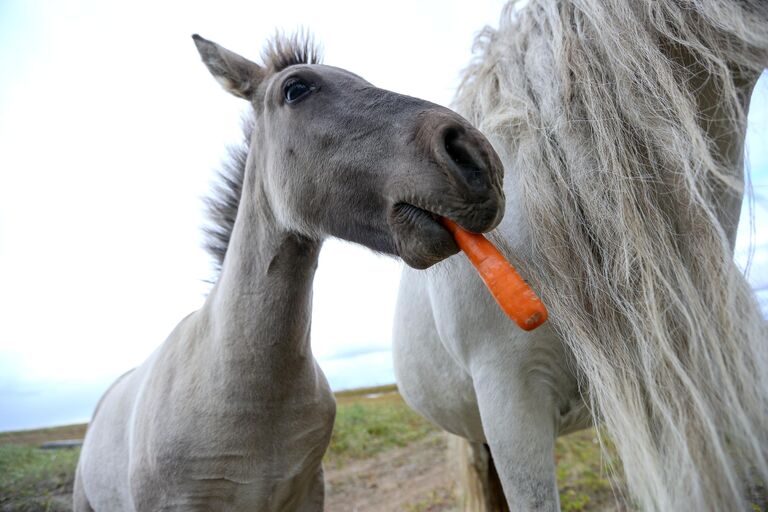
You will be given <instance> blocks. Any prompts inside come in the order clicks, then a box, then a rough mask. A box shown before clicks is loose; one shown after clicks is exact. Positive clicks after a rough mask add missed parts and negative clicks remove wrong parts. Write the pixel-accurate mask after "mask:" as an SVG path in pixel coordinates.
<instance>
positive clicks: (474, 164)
mask: <svg viewBox="0 0 768 512" xmlns="http://www.w3.org/2000/svg"><path fill="white" fill-rule="evenodd" d="M444 143H445V152H446V153H447V154H448V156H449V157H450V159H451V160H452V161H453V163H454V164H455V165H456V167H457V168H458V170H459V172H460V174H461V176H462V177H463V178H464V180H465V181H466V182H467V185H469V186H470V187H472V188H480V187H483V188H484V187H486V186H487V184H488V183H487V182H488V180H487V177H486V176H485V175H486V172H485V170H484V168H485V166H484V165H483V162H482V160H480V158H479V156H477V155H476V154H474V155H473V153H474V152H473V151H472V149H471V146H470V144H471V142H470V141H468V140H467V137H466V136H464V134H463V133H462V132H461V131H460V130H459V129H457V128H449V129H448V130H446V132H445V136H444Z"/></svg>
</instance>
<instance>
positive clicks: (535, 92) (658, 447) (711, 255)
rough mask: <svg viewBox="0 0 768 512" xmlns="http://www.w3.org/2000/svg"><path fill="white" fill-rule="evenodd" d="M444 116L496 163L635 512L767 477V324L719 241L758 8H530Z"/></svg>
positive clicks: (764, 34) (752, 73) (706, 2)
mask: <svg viewBox="0 0 768 512" xmlns="http://www.w3.org/2000/svg"><path fill="white" fill-rule="evenodd" d="M477 48H478V52H479V53H478V57H477V59H476V60H475V61H474V63H473V64H472V65H471V66H470V67H469V68H468V69H467V70H466V72H465V76H464V82H463V84H462V87H461V89H460V91H459V94H458V97H457V106H458V109H459V110H460V111H461V112H462V113H463V114H465V115H466V116H467V117H468V118H469V119H470V120H471V121H472V122H474V123H475V124H476V125H477V126H479V127H480V128H481V130H483V131H484V132H485V133H486V134H487V135H489V136H490V138H491V139H492V140H493V141H494V143H495V144H496V146H497V148H498V149H499V151H500V153H501V154H502V156H503V158H504V160H505V166H506V168H507V174H506V177H505V180H506V183H507V184H508V187H507V188H506V191H507V195H508V199H509V206H510V208H511V210H510V214H516V215H519V218H520V230H521V234H522V236H523V237H525V243H524V244H523V245H521V246H520V247H517V248H515V249H519V251H518V254H521V255H524V260H525V261H524V262H523V263H524V270H525V273H526V274H527V276H528V277H529V280H530V281H531V283H532V285H533V286H534V288H535V289H536V290H538V291H539V292H540V293H541V295H542V298H543V300H544V302H545V303H546V304H547V305H548V307H549V309H550V322H552V325H553V327H554V328H555V329H557V331H558V333H559V334H560V336H561V337H562V339H563V340H564V342H565V343H566V345H567V346H568V348H569V349H570V350H571V351H572V353H573V355H574V360H575V362H576V364H577V365H578V370H579V372H580V374H581V375H582V376H583V388H584V390H585V397H588V400H589V401H590V403H591V405H592V409H593V414H594V416H595V418H596V419H597V420H599V421H601V422H602V423H603V424H604V426H605V428H606V430H607V431H608V432H609V434H610V436H611V437H612V440H613V442H614V443H615V445H616V447H617V449H618V452H619V455H620V457H621V459H622V462H623V465H624V470H625V474H626V477H627V485H628V488H629V490H630V492H631V493H632V495H633V496H634V497H635V499H636V500H637V501H638V502H639V504H640V505H641V506H642V508H643V509H644V510H649V511H650V510H662V511H670V510H718V511H720V510H743V509H744V508H747V504H748V498H747V496H748V495H749V493H750V489H754V486H757V487H758V488H759V487H760V486H762V488H763V489H765V486H766V484H767V483H768V343H767V342H766V340H767V339H768V329H766V322H765V320H764V319H763V317H762V315H761V313H760V310H759V307H758V304H757V302H756V300H755V298H754V294H753V292H752V291H751V289H750V287H749V284H748V283H747V281H746V280H745V278H744V275H743V273H742V272H741V270H740V269H739V268H737V266H736V265H735V264H734V263H733V241H734V237H735V231H736V224H737V222H738V216H739V210H740V204H741V197H742V194H743V151H742V148H743V142H744V134H745V131H746V113H745V111H746V107H747V105H748V95H749V92H750V90H751V86H752V85H754V83H755V81H756V80H757V77H758V76H759V74H760V73H761V71H762V70H763V69H764V68H765V67H767V66H768V2H765V1H764V0H742V1H738V2H737V1H724V0H685V1H684V0H569V1H553V0H530V1H529V2H527V4H525V5H524V6H522V7H521V8H520V9H517V8H516V7H515V6H514V5H509V6H507V8H506V10H505V13H504V16H503V17H502V20H501V24H500V27H499V28H498V30H491V29H486V30H485V31H484V32H483V33H481V34H480V36H479V37H478V40H477Z"/></svg>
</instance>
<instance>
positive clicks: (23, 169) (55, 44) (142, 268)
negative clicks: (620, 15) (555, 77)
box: [0, 0, 768, 429]
mask: <svg viewBox="0 0 768 512" xmlns="http://www.w3.org/2000/svg"><path fill="white" fill-rule="evenodd" d="M502 4H503V2H501V1H498V0H493V1H492V0H486V1H479V0H473V2H471V3H470V2H459V1H419V2H414V1H412V0H411V1H389V2H385V3H381V2H376V3H375V4H374V3H368V2H359V1H357V2H353V1H349V2H341V1H336V2H319V1H305V0H294V1H291V2H255V1H250V2H233V1H219V2H216V3H215V5H213V3H212V2H205V3H203V2H181V1H176V2H158V1H152V2H150V1H140V2H136V1H133V2H119V3H117V2H105V1H97V0H87V1H49V2H44V1H23V0H0V70H2V73H1V74H0V268H2V270H3V283H2V293H1V294H0V312H1V313H0V319H1V320H0V392H1V393H3V394H8V393H11V394H13V393H20V394H23V393H26V392H30V393H32V392H33V391H32V390H34V392H47V390H49V389H53V388H55V387H56V386H66V385H77V386H87V385H89V383H98V385H99V386H101V385H103V383H105V382H108V381H110V380H112V379H113V378H114V377H116V376H117V375H119V374H120V373H122V372H124V371H126V370H127V369H129V368H131V367H133V366H135V365H137V364H139V363H140V362H141V361H143V360H144V359H145V358H146V356H147V355H148V354H149V353H150V352H151V351H152V350H153V349H154V348H155V347H156V346H157V345H159V344H160V343H161V342H162V341H163V340H164V339H165V337H166V336H167V334H168V333H169V332H170V330H171V329H172V328H173V326H174V325H175V324H176V323H177V322H178V321H179V320H180V319H181V318H182V317H184V316H185V315H186V314H187V313H189V312H190V311H192V310H195V309H197V308H198V307H199V306H200V305H201V304H202V301H203V294H204V293H205V291H206V290H207V288H208V285H207V284H205V283H204V282H203V280H204V279H206V278H208V277H209V276H210V266H209V259H208V257H207V255H206V254H205V253H204V251H203V250H202V249H201V248H200V245H201V235H200V229H199V228H200V226H201V224H202V222H203V219H202V201H201V199H200V198H201V197H203V196H204V195H205V194H206V193H207V190H208V187H209V184H210V180H211V179H212V177H213V172H212V171H213V169H214V168H216V167H217V165H218V164H219V162H220V161H221V159H222V158H224V156H225V145H226V144H228V143H231V142H235V141H238V140H239V138H240V128H239V117H240V112H241V111H242V110H244V108H245V104H244V102H242V101H241V100H238V99H236V98H233V97H231V96H229V95H227V94H226V93H225V92H223V91H222V90H221V89H220V87H219V86H218V84H217V83H216V82H215V81H214V80H213V78H212V77H211V76H210V75H209V74H208V72H207V71H206V69H205V68H204V66H203V64H202V63H201V62H200V59H199V56H198V54H197V52H196V50H195V47H194V45H193V43H192V40H191V38H190V35H191V34H192V33H200V35H202V36H204V37H206V38H208V39H212V40H214V41H216V42H218V43H220V44H222V45H224V46H225V47H228V48H229V49H231V50H233V51H236V52H238V53H241V54H243V55H245V56H247V57H250V58H252V59H257V58H258V56H259V55H260V51H261V46H262V44H263V42H264V41H265V40H266V39H267V38H268V37H269V36H270V35H271V34H272V33H274V30H275V29H276V28H283V29H285V30H288V31H292V30H293V29H294V28H296V27H298V26H305V27H307V28H309V29H311V30H312V32H313V33H314V34H315V35H316V38H317V39H318V41H320V42H321V43H322V44H323V46H324V48H325V52H324V53H325V62H326V63H328V64H332V65H335V66H339V67H343V68H347V69H349V70H350V71H353V72H355V73H357V74H359V75H361V76H363V77H364V78H366V79H367V80H369V81H370V82H372V83H374V84H375V85H377V86H379V87H383V88H387V89H391V90H394V91H397V92H401V93H405V94H409V95H412V96H418V97H422V98H425V99H428V100H430V101H433V102H435V103H440V104H443V105H447V104H448V103H449V102H450V99H451V97H452V95H453V91H454V88H455V86H456V83H457V76H458V72H459V71H460V70H461V69H462V67H464V66H465V65H466V64H467V62H468V60H469V57H470V49H471V45H472V37H473V35H474V33H475V32H477V31H478V30H479V29H481V28H482V27H483V26H484V25H485V24H493V25H495V24H496V20H497V19H498V15H499V13H500V11H501V6H502ZM374 6H375V7H376V8H374ZM766 89H768V88H766V87H765V86H763V88H762V91H761V93H760V94H762V99H761V100H760V104H761V105H763V108H762V112H761V113H760V114H759V115H758V116H757V117H755V120H754V122H753V124H755V125H756V126H757V127H758V128H759V129H760V130H762V131H758V132H755V133H758V134H759V135H751V136H752V137H753V138H754V137H758V138H759V139H760V140H759V141H757V144H753V151H752V156H753V168H754V169H755V176H756V182H757V184H758V193H759V194H763V196H765V195H766V191H767V189H766V188H765V184H766V183H768V180H767V179H765V175H766V174H768V172H765V171H766V170H768V151H765V149H764V146H765V144H764V143H765V134H766V133H768V91H767V90H766ZM751 121H752V119H751ZM767 216H768V212H766V211H764V208H763V207H759V208H758V211H757V219H758V223H757V235H758V236H757V239H758V240H757V241H758V245H764V244H765V243H766V241H767V239H766V236H765V233H764V230H765V228H764V226H765V225H766V223H765V222H763V221H762V220H761V219H765V218H766V217H767ZM767 220H768V219H767ZM766 254H768V253H766V252H765V251H762V252H761V251H758V252H757V255H756V257H755V263H756V266H759V264H760V263H761V262H762V264H763V267H761V268H765V267H766V266H768V261H766ZM399 265H400V264H399V263H397V262H395V261H394V260H392V259H387V258H383V257H377V256H374V255H372V254H370V253H368V252H367V251H366V250H364V249H361V248H357V247H354V246H351V245H349V244H344V243H341V242H335V241H331V242H328V243H326V246H325V247H324V249H323V253H322V255H321V260H320V268H319V271H318V274H317V277H316V280H315V311H314V316H313V349H314V352H315V355H316V356H317V357H318V359H320V360H321V362H323V364H324V367H325V368H326V372H330V373H333V374H334V375H335V374H337V373H338V374H339V375H342V374H345V375H346V374H349V375H352V374H360V375H362V377H363V378H364V377H365V375H364V372H365V367H364V366H363V367H361V366H360V365H346V366H345V365H344V364H343V363H340V362H339V359H340V358H342V357H343V356H345V355H346V356H351V355H354V354H359V353H362V352H371V350H374V349H378V350H381V351H386V350H388V349H389V346H390V332H391V327H390V323H391V320H392V313H393V310H394V300H395V295H396V291H397V282H398V279H399V268H400V267H399ZM765 282H766V280H763V283H765ZM372 357H373V359H371V358H369V359H368V360H367V361H369V362H370V364H371V365H374V364H384V363H382V361H384V360H386V359H387V358H388V356H386V357H384V356H381V357H380V356H376V355H375V354H374V355H373V356H372ZM333 359H336V361H332V360H333ZM388 368H389V367H387V369H385V370H384V371H385V372H388V373H387V374H388V375H389V374H391V370H389V369H388ZM361 370H362V371H361ZM345 372H346V373H345ZM350 378H351V377H350ZM333 382H334V381H333V379H332V383H333ZM338 382H342V381H341V380H339V381H338ZM349 382H357V381H356V380H354V379H352V380H350V381H349ZM36 383H37V384H36ZM39 383H45V384H44V385H41V384H39ZM338 386H339V385H338V384H337V387H338ZM97 395H98V393H97ZM5 407H11V406H9V405H5ZM8 412H9V411H3V410H2V409H0V416H2V415H3V414H5V413H8ZM2 427H3V425H2V422H0V429H2Z"/></svg>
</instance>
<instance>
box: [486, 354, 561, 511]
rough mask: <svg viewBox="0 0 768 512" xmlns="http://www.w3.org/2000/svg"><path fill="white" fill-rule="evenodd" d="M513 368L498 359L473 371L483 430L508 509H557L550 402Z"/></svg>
mask: <svg viewBox="0 0 768 512" xmlns="http://www.w3.org/2000/svg"><path fill="white" fill-rule="evenodd" d="M513 367H514V366H513V365H508V364H503V361H498V360H497V361H493V362H489V363H488V364H487V365H484V366H482V367H481V368H479V371H473V380H474V383H475V391H476V393H477V399H478V404H479V406H480V416H481V419H482V422H483V430H484V431H485V436H486V438H487V440H488V445H489V446H490V449H491V454H492V456H493V462H494V463H495V467H496V471H497V473H498V476H499V480H500V481H501V484H502V487H503V489H504V495H505V496H506V499H507V502H508V503H509V508H510V510H513V511H517V510H520V511H523V510H525V511H530V510H537V511H557V510H559V508H560V503H559V497H558V493H557V482H556V480H555V456H554V447H555V414H554V412H553V408H552V407H550V404H551V403H552V401H551V400H549V399H548V397H547V393H546V390H545V389H541V388H539V386H537V385H536V384H535V379H532V378H531V374H530V373H529V372H527V371H523V370H522V369H520V371H510V370H511V368H513ZM473 370H474V369H473Z"/></svg>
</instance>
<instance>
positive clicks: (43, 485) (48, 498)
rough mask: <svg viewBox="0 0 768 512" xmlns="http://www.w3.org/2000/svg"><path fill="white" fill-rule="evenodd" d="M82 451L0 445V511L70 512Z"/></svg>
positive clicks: (77, 449)
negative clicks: (73, 484) (78, 461)
mask: <svg viewBox="0 0 768 512" xmlns="http://www.w3.org/2000/svg"><path fill="white" fill-rule="evenodd" d="M79 455H80V449H79V448H74V449H65V450H40V449H39V448H37V446H35V445H27V444H0V509H1V510H3V511H4V512H5V511H9V512H10V511H14V512H32V511H38V510H44V511H48V512H57V511H64V510H69V506H68V499H67V500H65V502H64V503H62V500H61V498H60V496H61V495H64V494H67V493H69V492H71V489H72V483H73V482H74V478H75V466H76V464H77V458H78V456H79Z"/></svg>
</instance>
